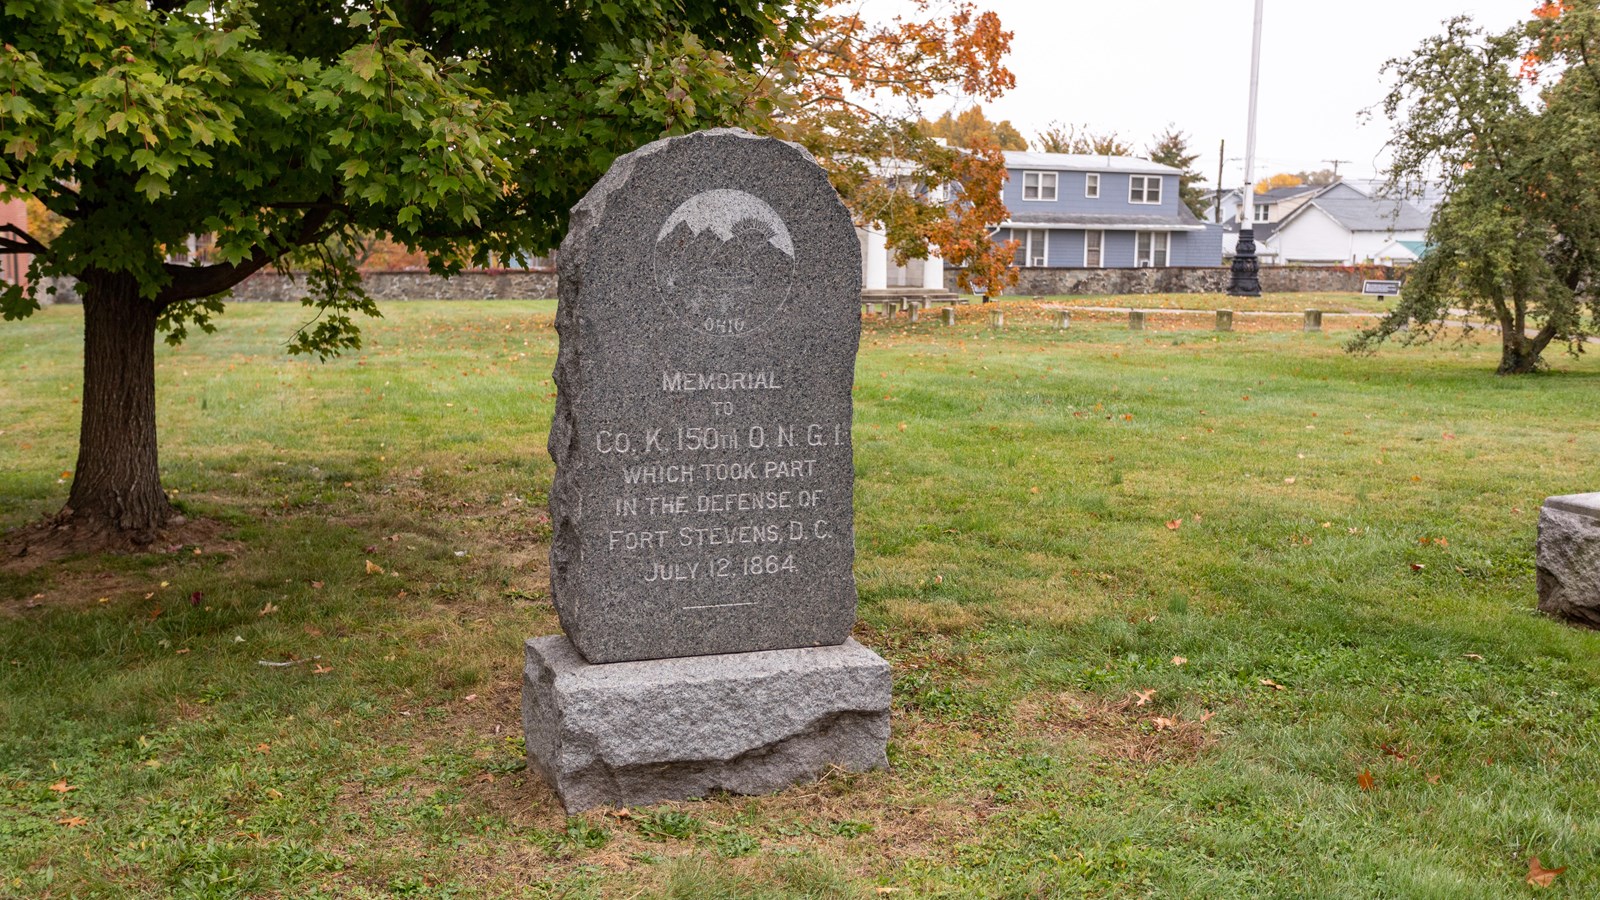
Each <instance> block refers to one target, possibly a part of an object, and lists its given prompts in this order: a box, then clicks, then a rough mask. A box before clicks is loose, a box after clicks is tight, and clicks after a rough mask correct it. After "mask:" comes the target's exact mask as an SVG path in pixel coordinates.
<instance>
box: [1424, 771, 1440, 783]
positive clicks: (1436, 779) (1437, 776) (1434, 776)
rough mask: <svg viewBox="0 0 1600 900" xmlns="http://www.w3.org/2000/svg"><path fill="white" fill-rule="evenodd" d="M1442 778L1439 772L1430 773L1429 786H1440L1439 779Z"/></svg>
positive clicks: (1428, 777)
mask: <svg viewBox="0 0 1600 900" xmlns="http://www.w3.org/2000/svg"><path fill="white" fill-rule="evenodd" d="M1441 777H1442V776H1441V775H1440V774H1439V773H1438V772H1430V773H1428V775H1427V779H1428V783H1429V784H1438V783H1439V779H1440V778H1441Z"/></svg>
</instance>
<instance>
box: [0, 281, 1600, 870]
mask: <svg viewBox="0 0 1600 900" xmlns="http://www.w3.org/2000/svg"><path fill="white" fill-rule="evenodd" d="M1150 299H1151V298H1147V297H1139V298H1097V302H1099V303H1107V301H1108V300H1109V301H1110V303H1108V304H1107V305H1121V304H1125V303H1127V302H1128V301H1129V300H1133V301H1136V302H1138V303H1139V304H1141V305H1142V304H1145V303H1148V302H1149V300H1150ZM1298 302H1299V301H1296V303H1298ZM1307 305H1311V304H1307ZM1316 305H1319V306H1321V307H1322V308H1325V309H1332V308H1335V305H1334V303H1333V302H1328V303H1321V302H1318V303H1317V304H1316ZM385 312H386V315H387V316H388V318H386V319H384V320H382V321H378V322H374V323H372V324H370V325H369V326H368V327H367V332H366V333H367V344H366V347H365V349H363V350H362V351H361V352H360V353H358V354H353V355H351V356H350V357H348V358H345V359H342V360H339V361H335V362H330V363H327V364H318V363H315V362H307V361H303V360H297V359H296V360H291V359H287V358H285V356H284V355H283V353H282V342H283V341H284V340H285V339H286V338H287V336H288V335H289V334H290V333H291V332H292V331H293V329H294V327H295V326H296V325H297V324H298V321H299V320H298V318H297V317H298V316H299V315H300V310H299V309H298V308H294V307H290V306H287V305H274V304H259V305H238V306H235V307H232V308H231V309H230V311H229V313H228V315H227V316H225V317H224V318H222V319H221V320H219V324H220V327H221V330H220V332H219V333H218V334H216V335H210V336H207V335H200V336H197V337H196V338H194V339H193V340H191V341H190V342H189V344H187V345H186V346H184V347H183V348H181V349H177V350H174V349H170V348H162V349H161V350H160V351H159V352H158V357H157V358H158V363H159V366H160V368H159V371H158V377H159V380H160V388H159V397H160V410H159V418H160V424H161V429H162V437H163V445H162V460H163V464H164V480H165V483H166V486H167V487H168V488H169V489H171V490H172V491H173V493H174V494H175V495H176V500H177V502H178V503H179V504H180V505H181V506H182V507H183V509H184V510H185V511H186V512H187V513H188V514H189V515H190V516H191V517H194V518H195V519H196V520H197V521H198V522H199V523H200V524H199V525H198V526H196V527H195V529H194V530H193V531H192V532H191V536H190V537H189V538H187V539H186V540H187V542H186V543H184V544H182V545H181V546H170V547H163V548H160V549H161V551H162V552H159V553H152V554H150V555H146V556H140V557H133V558H88V559H83V558H80V559H73V560H67V561H64V562H57V563H53V564H50V565H45V566H36V567H30V565H29V562H28V560H27V558H26V557H23V558H21V559H10V560H6V561H4V562H3V563H0V896H18V897H86V896H106V897H113V896H114V897H126V896H147V897H168V896H194V897H219V896H284V897H290V896H292V897H333V896H338V897H382V896H410V897H468V896H482V895H492V896H500V895H504V896H527V897H635V896H648V897H655V896H667V897H681V898H702V897H748V896H758V897H791V896H793V897H857V896H859V897H875V896H881V895H883V894H884V893H887V894H888V895H889V896H897V897H974V896H978V897H990V896H994V897H1058V896H1090V897H1128V896H1192V897H1341V898H1344V897H1374V898H1376V897H1405V898H1413V897H1439V898H1471V897H1522V896H1527V895H1529V894H1532V893H1535V892H1536V891H1535V889H1533V888H1530V887H1528V886H1527V885H1525V884H1524V878H1525V876H1526V875H1527V871H1528V859H1529V857H1531V856H1538V857H1539V859H1540V860H1541V861H1543V862H1544V863H1545V864H1546V865H1547V866H1551V867H1555V866H1567V867H1569V868H1568V869H1567V871H1566V872H1564V873H1563V874H1561V875H1560V876H1558V877H1557V878H1556V880H1555V882H1554V886H1553V887H1552V888H1551V889H1549V890H1547V891H1543V892H1541V893H1543V894H1546V895H1549V896H1559V897H1594V896H1600V840H1597V838H1600V633H1595V632H1587V631H1580V630H1576V629H1573V628H1570V627H1567V626H1565V625H1562V624H1559V623H1556V622H1553V621H1550V620H1547V619H1544V618H1542V617H1540V616H1538V615H1536V614H1535V612H1534V610H1533V607H1534V602H1535V598H1534V579H1533V558H1534V538H1535V522H1536V516H1537V511H1538V506H1539V503H1540V501H1541V499H1542V498H1543V497H1544V496H1546V495H1548V494H1555V493H1569V492H1575V491H1581V490H1595V489H1600V470H1597V467H1596V465H1595V462H1594V461H1595V460H1596V459H1600V424H1597V420H1596V417H1595V414H1594V411H1595V409H1596V403H1595V400H1596V397H1597V396H1600V364H1597V363H1596V361H1595V360H1594V358H1593V357H1586V358H1584V359H1582V360H1572V359H1570V358H1568V357H1564V356H1559V355H1557V356H1552V357H1551V362H1552V363H1553V364H1554V365H1553V369H1554V371H1552V372H1551V373H1549V374H1546V375H1542V376H1539V377H1528V378H1517V379H1507V378H1499V377H1496V376H1495V375H1493V374H1492V372H1493V369H1494V365H1495V362H1496V359H1497V356H1496V352H1495V348H1494V347H1493V346H1491V345H1490V344H1488V343H1482V344H1477V345H1466V346H1460V345H1455V346H1444V345H1440V346H1435V347H1429V348H1423V349H1411V350H1402V349H1399V348H1395V349H1390V350H1386V351H1384V352H1383V353H1382V354H1381V355H1379V356H1377V357H1375V358H1353V357H1350V356H1348V355H1346V354H1345V353H1344V352H1343V351H1342V350H1341V349H1340V340H1341V338H1340V336H1339V335H1303V334H1299V333H1297V332H1294V331H1282V332H1261V333H1236V334H1229V335H1215V334H1212V333H1210V332H1209V331H1208V330H1206V328H1207V327H1209V324H1208V323H1207V324H1206V325H1205V326H1204V327H1197V328H1196V329H1195V330H1192V331H1171V330H1167V331H1153V332H1140V333H1130V332H1129V331H1128V330H1127V329H1126V327H1125V326H1118V325H1116V324H1115V323H1113V322H1107V323H1105V324H1096V323H1089V324H1086V325H1080V324H1076V319H1075V325H1074V327H1073V328H1072V329H1071V330H1070V331H1065V332H1061V331H1054V330H1051V329H1050V328H1048V327H1047V325H1046V324H1045V322H1044V320H1043V318H1042V317H1041V318H1040V319H1039V320H1038V321H1034V320H1033V319H1029V318H1026V317H1021V318H1019V320H1018V321H1016V322H1008V328H1007V329H1006V330H1005V331H1001V332H995V331H991V330H989V329H988V328H986V327H984V325H983V319H982V318H980V317H979V315H978V314H976V313H964V316H963V319H962V320H961V322H960V323H959V324H958V325H956V326H954V327H948V328H947V327H943V326H940V325H937V324H932V323H931V322H924V323H922V324H918V325H914V326H906V325H904V324H894V325H886V324H883V323H882V322H881V320H877V319H871V320H869V324H868V327H867V330H866V333H865V335H864V338H863V343H862V353H861V358H860V364H859V368H858V373H857V391H856V396H857V398H858V399H857V405H856V424H855V436H856V460H857V471H858V475H859V478H858V482H857V511H858V512H857V515H858V523H857V529H858V532H857V533H858V542H859V546H858V555H857V575H858V579H859V583H860V591H861V624H860V627H859V629H858V636H859V638H860V639H861V640H862V642H863V643H865V644H867V645H868V646H870V647H873V648H874V649H876V650H878V651H879V652H880V653H882V654H883V655H884V656H885V657H886V658H887V659H888V660H889V661H890V663H891V664H892V665H893V668H894V674H895V693H894V736H893V738H892V740H891V744H890V760H891V763H892V769H891V770H890V771H888V772H881V773H873V774H869V775H862V776H832V777H827V778H825V779H823V780H822V781H821V782H820V783H815V784H808V785H802V786H799V787H796V788H793V789H791V790H789V791H787V792H784V793H782V794H779V795H776V796H771V797H762V798H741V797H718V798H713V799H710V800H707V801H704V802H693V803H679V804H669V805H663V806H660V807H656V808H653V809H635V810H631V811H629V813H628V814H626V815H621V814H609V813H606V812H594V813H590V814H586V815H582V816H577V817H573V818H567V817H566V816H564V815H563V814H562V813H561V811H560V809H559V807H558V805H557V804H556V803H555V802H554V798H553V797H552V795H551V794H550V793H549V792H548V791H547V790H546V789H545V788H544V787H543V786H541V785H540V784H539V783H538V782H537V781H536V780H533V779H530V778H529V777H528V776H527V774H526V773H525V772H524V770H523V759H522V739H521V734H520V713H519V708H518V702H519V701H518V696H519V695H518V692H519V677H520V671H519V670H520V666H521V661H522V657H521V649H520V645H521V641H522V639H523V638H525V637H527V636H529V635H538V634H548V633H552V632H554V631H555V630H556V629H557V624H556V618H555V615H554V612H553V610H552V608H551V606H550V601H549V595H548V583H547V572H546V558H545V554H546V541H547V539H548V536H549V527H548V522H547V520H546V518H545V515H544V512H543V510H544V505H545V499H546V498H545V491H546V487H547V485H548V484H549V481H550V476H551V465H550V462H549V459H548V457H547V456H546V454H545V451H544V443H545V432H546V428H547V427H548V424H549V421H550V414H551V409H552V404H553V390H554V388H553V387H552V386H551V383H550V380H549V378H550V370H551V367H552V361H553V357H554V352H555V335H554V332H553V329H552V327H551V314H550V304H548V303H544V304H532V303H526V304H525V303H453V304H435V303H413V304H389V305H388V306H386V307H385ZM3 327H4V329H5V331H4V334H5V340H4V341H3V342H0V365H3V366H4V369H5V371H7V372H9V373H11V374H10V376H9V377H8V379H7V382H6V389H5V390H4V391H3V392H0V529H4V528H12V527H15V526H18V525H22V524H23V523H25V522H27V521H29V520H30V519H34V518H37V517H38V516H40V515H43V514H46V513H50V512H53V511H54V510H55V509H57V508H59V506H60V505H61V503H62V502H63V501H64V499H65V496H66V491H67V488H66V485H65V483H64V480H65V477H68V476H66V473H69V472H70V471H71V469H72V463H73V458H74V452H75V439H76V433H77V432H76V428H77V425H76V420H77V397H78V391H79V377H80V376H79V366H80V364H81V347H80V341H81V331H80V327H81V318H80V313H79V311H78V310H75V309H71V308H53V309H47V310H45V311H43V312H42V313H41V314H39V315H37V316H35V317H34V318H32V319H30V320H27V321H25V322H22V323H8V324H6V325H4V326H3ZM261 661H266V662H290V661H294V664H292V665H284V666H264V665H261V664H260V662H261ZM887 888H893V889H896V890H895V891H894V892H885V891H883V890H882V889H887Z"/></svg>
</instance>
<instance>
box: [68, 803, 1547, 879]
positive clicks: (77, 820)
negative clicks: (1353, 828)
mask: <svg viewBox="0 0 1600 900" xmlns="http://www.w3.org/2000/svg"><path fill="white" fill-rule="evenodd" d="M56 824H57V825H65V826H67V827H68V828H81V827H83V826H84V825H87V824H89V820H88V819H85V818H84V817H83V816H65V817H62V818H60V819H57V820H56ZM1550 877H1551V878H1555V876H1554V875H1551V876H1550ZM1528 880H1529V881H1532V880H1533V876H1532V875H1529V876H1528Z"/></svg>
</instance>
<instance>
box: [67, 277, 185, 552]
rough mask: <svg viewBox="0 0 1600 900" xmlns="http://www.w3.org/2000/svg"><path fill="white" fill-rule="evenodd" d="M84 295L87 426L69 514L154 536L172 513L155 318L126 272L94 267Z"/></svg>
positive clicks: (138, 537)
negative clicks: (160, 446)
mask: <svg viewBox="0 0 1600 900" xmlns="http://www.w3.org/2000/svg"><path fill="white" fill-rule="evenodd" d="M81 284H82V285H83V287H84V295H83V425H82V429H81V430H80V432H79V436H78V464H77V469H76V471H75V472H74V473H73V476H72V493H71V495H70V496H69V499H68V500H67V509H65V510H63V511H62V512H63V515H64V516H65V517H68V518H70V519H71V520H72V521H73V522H74V523H75V524H79V525H82V526H83V527H86V528H88V529H93V530H96V531H114V532H117V533H119V534H121V535H123V536H125V537H127V538H128V539H130V540H131V541H133V542H134V543H149V542H150V541H151V540H153V539H154V538H155V533H156V530H157V529H159V528H160V527H161V526H162V525H164V524H166V522H167V520H168V519H169V518H171V517H172V515H173V509H172V504H170V503H169V502H167V495H166V492H165V491H163V490H162V489H161V471H160V468H159V466H158V465H157V460H156V353H155V342H156V317H157V314H158V312H159V307H158V306H157V305H156V304H155V303H154V302H152V301H150V300H147V299H145V298H143V297H141V296H139V286H138V282H137V281H136V280H135V279H134V278H133V276H131V275H128V274H125V273H108V272H90V273H87V274H86V275H85V276H84V278H83V280H82V282H81Z"/></svg>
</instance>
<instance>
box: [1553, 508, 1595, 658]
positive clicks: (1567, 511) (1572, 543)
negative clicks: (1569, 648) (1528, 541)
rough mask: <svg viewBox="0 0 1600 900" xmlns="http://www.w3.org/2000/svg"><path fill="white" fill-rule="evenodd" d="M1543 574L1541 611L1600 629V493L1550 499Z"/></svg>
mask: <svg viewBox="0 0 1600 900" xmlns="http://www.w3.org/2000/svg"><path fill="white" fill-rule="evenodd" d="M1538 572H1539V609H1540V611H1541V612H1545V613H1548V614H1549V615H1552V616H1556V617H1558V618H1562V619H1566V620H1568V621H1572V622H1577V623H1580V624H1583V625H1587V626H1589V627H1590V628H1600V493H1593V494H1567V495H1564V496H1559V497H1549V498H1546V499H1545V501H1544V507H1543V508H1542V509H1540V510H1539V551H1538Z"/></svg>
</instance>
